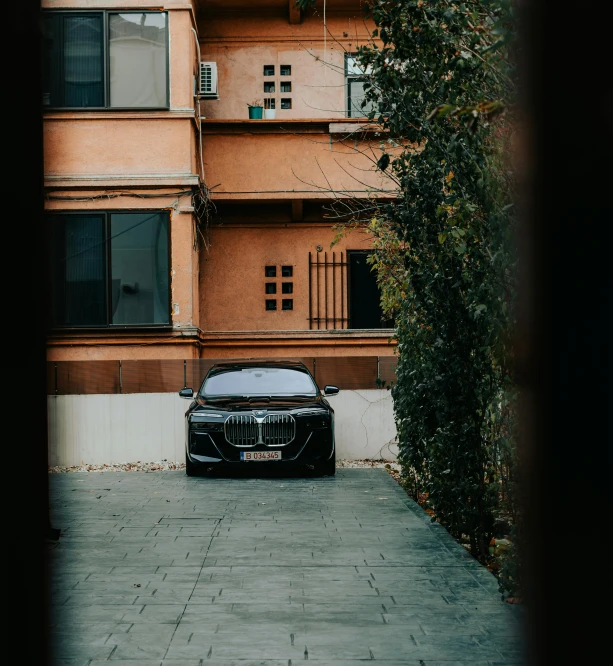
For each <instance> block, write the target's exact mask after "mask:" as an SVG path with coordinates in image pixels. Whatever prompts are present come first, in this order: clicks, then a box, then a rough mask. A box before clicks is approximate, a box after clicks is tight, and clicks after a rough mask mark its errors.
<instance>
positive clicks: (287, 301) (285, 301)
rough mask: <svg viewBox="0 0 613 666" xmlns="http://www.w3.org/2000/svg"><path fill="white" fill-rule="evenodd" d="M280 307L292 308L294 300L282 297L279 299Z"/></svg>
mask: <svg viewBox="0 0 613 666" xmlns="http://www.w3.org/2000/svg"><path fill="white" fill-rule="evenodd" d="M281 309H282V310H293V309H294V301H293V300H292V299H291V298H284V299H283V300H282V301H281Z"/></svg>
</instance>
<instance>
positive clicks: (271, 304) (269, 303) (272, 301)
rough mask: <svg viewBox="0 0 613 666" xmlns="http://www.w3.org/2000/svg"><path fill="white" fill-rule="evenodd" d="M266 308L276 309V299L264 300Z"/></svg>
mask: <svg viewBox="0 0 613 666" xmlns="http://www.w3.org/2000/svg"><path fill="white" fill-rule="evenodd" d="M266 309H267V310H276V309H277V301H276V300H275V299H274V298H271V299H269V300H267V301H266Z"/></svg>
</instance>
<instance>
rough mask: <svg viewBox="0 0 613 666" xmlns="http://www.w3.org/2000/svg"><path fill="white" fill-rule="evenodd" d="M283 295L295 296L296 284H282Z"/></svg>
mask: <svg viewBox="0 0 613 666" xmlns="http://www.w3.org/2000/svg"><path fill="white" fill-rule="evenodd" d="M281 293H282V294H293V293H294V283H293V282H283V283H282V284H281Z"/></svg>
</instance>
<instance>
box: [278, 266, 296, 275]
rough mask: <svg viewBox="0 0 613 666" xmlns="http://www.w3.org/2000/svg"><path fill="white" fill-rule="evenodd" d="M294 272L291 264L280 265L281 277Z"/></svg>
mask: <svg viewBox="0 0 613 666" xmlns="http://www.w3.org/2000/svg"><path fill="white" fill-rule="evenodd" d="M293 274H294V267H293V266H281V276H282V277H292V275H293Z"/></svg>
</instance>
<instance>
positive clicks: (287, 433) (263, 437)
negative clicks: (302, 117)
mask: <svg viewBox="0 0 613 666" xmlns="http://www.w3.org/2000/svg"><path fill="white" fill-rule="evenodd" d="M224 431H225V435H226V440H227V441H228V442H229V443H230V444H233V445H234V446H255V445H256V444H265V445H266V446H285V445H286V444H289V443H290V442H291V441H292V440H293V439H294V437H295V436H296V421H295V420H294V417H293V416H292V415H291V414H268V415H267V416H265V417H264V419H260V420H259V422H258V420H257V419H256V418H255V416H252V415H251V414H233V415H232V416H229V417H228V418H227V419H226V423H225V425H224Z"/></svg>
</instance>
